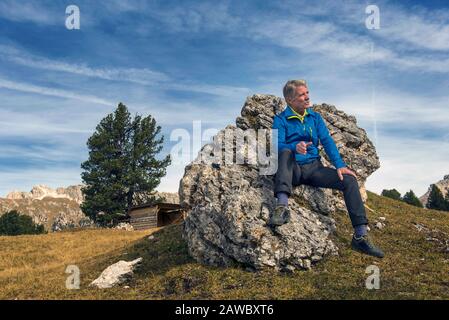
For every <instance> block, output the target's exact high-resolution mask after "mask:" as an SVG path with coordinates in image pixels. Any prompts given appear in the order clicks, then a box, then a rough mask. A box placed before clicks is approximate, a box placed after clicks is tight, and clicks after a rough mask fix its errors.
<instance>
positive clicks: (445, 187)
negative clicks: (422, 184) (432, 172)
mask: <svg viewBox="0 0 449 320" xmlns="http://www.w3.org/2000/svg"><path fill="white" fill-rule="evenodd" d="M435 186H436V187H437V188H438V189H440V191H441V193H442V194H443V197H445V196H446V194H447V193H448V192H449V174H448V175H445V176H444V178H443V180H440V181H438V182H437V183H435ZM430 191H432V185H430V186H429V189H428V190H427V192H426V193H425V194H423V195H422V196H421V197H419V200H420V201H421V203H422V204H423V206H424V208H425V207H426V205H427V201H428V200H429V195H430Z"/></svg>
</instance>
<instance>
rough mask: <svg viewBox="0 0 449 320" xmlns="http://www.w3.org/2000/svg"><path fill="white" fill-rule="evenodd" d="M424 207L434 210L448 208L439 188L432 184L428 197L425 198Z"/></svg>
mask: <svg viewBox="0 0 449 320" xmlns="http://www.w3.org/2000/svg"><path fill="white" fill-rule="evenodd" d="M426 208H428V209H435V210H448V208H447V202H446V201H445V200H444V197H443V194H442V193H441V191H440V189H439V188H438V187H437V186H436V185H434V184H432V186H431V190H430V194H429V199H428V200H427V205H426Z"/></svg>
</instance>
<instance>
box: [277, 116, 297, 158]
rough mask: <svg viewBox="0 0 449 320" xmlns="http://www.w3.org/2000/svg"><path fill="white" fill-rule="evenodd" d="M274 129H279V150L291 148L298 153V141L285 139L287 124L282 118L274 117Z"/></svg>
mask: <svg viewBox="0 0 449 320" xmlns="http://www.w3.org/2000/svg"><path fill="white" fill-rule="evenodd" d="M272 128H273V129H277V130H278V150H279V152H280V151H281V150H283V149H289V150H291V151H292V152H293V153H296V143H295V142H293V143H286V141H285V134H286V132H285V124H284V122H283V121H282V119H281V118H280V117H278V116H275V117H274V119H273V126H272Z"/></svg>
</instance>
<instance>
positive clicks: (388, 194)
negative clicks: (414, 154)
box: [381, 189, 401, 200]
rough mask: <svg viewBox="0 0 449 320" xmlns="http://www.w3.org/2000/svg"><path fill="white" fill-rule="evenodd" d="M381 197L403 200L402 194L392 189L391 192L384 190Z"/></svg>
mask: <svg viewBox="0 0 449 320" xmlns="http://www.w3.org/2000/svg"><path fill="white" fill-rule="evenodd" d="M381 195H382V196H384V197H388V198H391V199H394V200H401V194H400V193H399V191H398V190H396V189H391V190H386V189H384V190H382V194H381Z"/></svg>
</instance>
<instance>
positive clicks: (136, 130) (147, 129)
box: [81, 103, 171, 225]
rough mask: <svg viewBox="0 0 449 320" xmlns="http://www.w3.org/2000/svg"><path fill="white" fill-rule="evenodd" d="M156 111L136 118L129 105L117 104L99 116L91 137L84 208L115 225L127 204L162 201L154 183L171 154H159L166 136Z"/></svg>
mask: <svg viewBox="0 0 449 320" xmlns="http://www.w3.org/2000/svg"><path fill="white" fill-rule="evenodd" d="M160 130H161V128H160V126H157V125H156V121H155V120H154V119H153V118H152V117H151V115H149V116H147V117H144V118H142V117H141V116H139V115H136V116H135V117H134V119H131V115H130V113H129V111H128V109H127V107H126V106H125V105H124V104H122V103H120V104H119V105H118V107H117V109H116V110H115V111H114V112H113V113H111V114H109V115H108V116H106V117H105V118H104V119H102V120H101V121H100V123H99V124H98V125H97V127H96V131H95V132H94V134H93V135H92V136H91V137H90V138H89V139H88V141H87V146H88V148H89V158H88V160H87V161H85V162H83V163H82V164H81V168H82V169H83V170H84V171H83V172H82V174H81V177H82V180H83V182H84V184H85V187H83V188H82V192H83V194H84V202H83V204H82V205H81V209H82V211H83V212H84V213H85V214H86V215H87V216H89V217H90V218H92V219H93V220H95V221H96V222H98V223H99V224H101V225H114V224H115V223H117V222H118V221H119V220H121V219H123V218H124V217H125V216H126V213H127V209H128V208H129V207H130V206H132V205H136V204H140V203H139V199H138V197H137V195H139V194H145V195H147V197H146V198H145V200H146V201H148V200H150V201H153V202H154V201H157V200H158V199H156V197H155V189H156V187H157V186H158V185H159V183H160V179H161V178H162V177H163V176H164V175H165V174H166V167H167V166H168V165H169V164H170V162H171V160H170V156H166V157H165V158H163V159H162V160H158V159H157V158H156V155H157V154H158V153H159V152H160V151H161V150H162V147H163V142H164V138H163V136H162V137H160V138H159V137H158V135H159V133H160Z"/></svg>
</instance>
